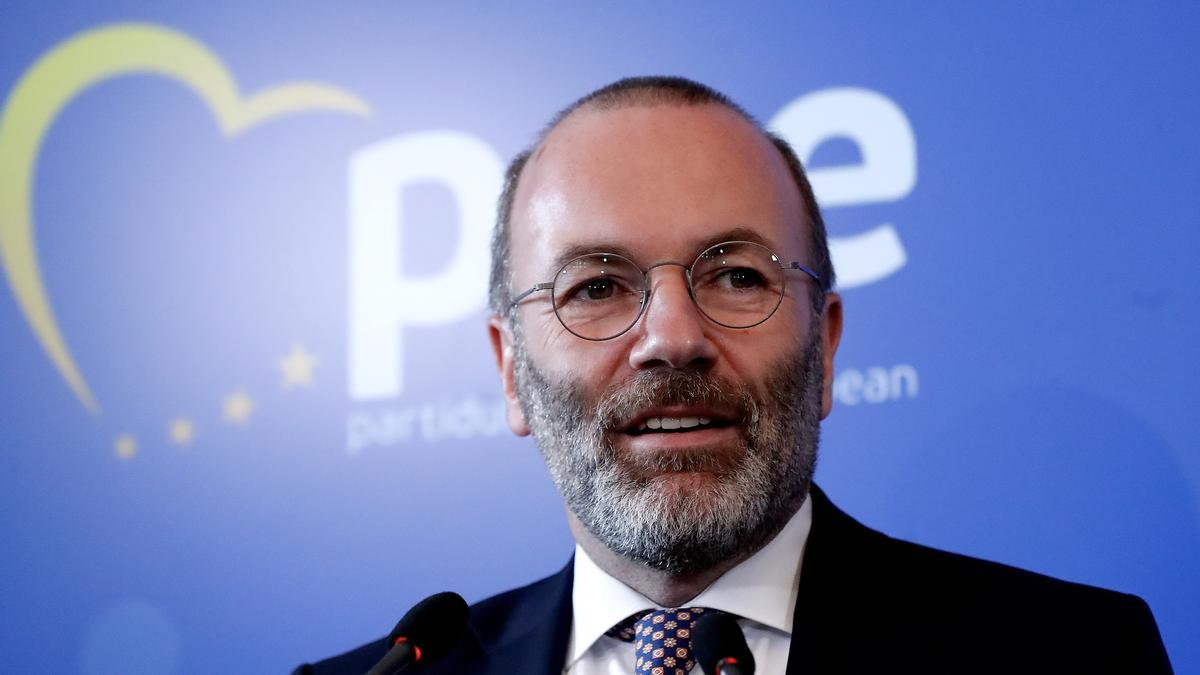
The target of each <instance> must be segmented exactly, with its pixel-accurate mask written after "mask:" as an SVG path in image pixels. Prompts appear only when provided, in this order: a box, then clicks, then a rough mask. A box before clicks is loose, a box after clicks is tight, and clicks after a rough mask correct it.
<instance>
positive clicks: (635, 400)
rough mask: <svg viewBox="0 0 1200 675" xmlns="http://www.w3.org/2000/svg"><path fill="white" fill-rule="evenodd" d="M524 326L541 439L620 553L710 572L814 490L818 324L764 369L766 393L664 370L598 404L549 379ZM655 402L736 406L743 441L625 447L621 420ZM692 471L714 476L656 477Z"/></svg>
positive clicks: (678, 569)
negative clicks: (679, 480)
mask: <svg viewBox="0 0 1200 675" xmlns="http://www.w3.org/2000/svg"><path fill="white" fill-rule="evenodd" d="M516 333H517V335H516V336H515V338H516V339H515V340H514V342H515V345H514V358H515V380H516V390H517V398H518V400H519V401H520V404H521V409H522V411H523V412H524V414H525V418H526V420H527V422H528V423H529V428H530V430H531V431H532V433H533V437H534V440H535V441H536V442H537V445H538V448H539V449H540V450H541V453H542V456H543V458H544V459H545V461H546V466H547V468H548V469H549V471H550V476H551V477H552V478H553V480H554V482H555V484H556V485H557V487H558V491H559V492H560V493H561V494H562V496H563V500H564V501H565V502H566V505H567V507H568V508H569V509H571V511H572V512H573V513H574V514H575V516H576V517H577V518H578V519H579V521H580V522H581V523H582V524H583V526H584V527H586V528H587V530H588V531H589V532H590V533H591V534H592V535H593V536H595V537H596V538H597V539H598V540H599V541H600V542H601V543H603V544H604V545H605V546H607V547H608V548H609V549H610V550H612V551H613V552H615V553H617V554H619V555H621V556H624V557H625V558H628V559H630V560H633V561H636V562H640V563H643V564H645V565H648V566H650V567H652V568H654V569H657V570H661V571H664V572H668V573H671V574H690V573H695V572H701V571H705V570H709V569H712V568H713V567H715V566H716V565H718V564H719V563H721V562H724V561H729V560H735V559H739V558H741V557H744V556H748V555H750V554H752V553H754V552H755V551H757V550H758V549H760V548H761V547H762V546H764V545H765V544H766V543H767V542H768V541H770V540H771V538H772V537H774V536H775V535H776V534H777V533H778V532H779V530H780V529H782V528H783V526H784V525H785V524H787V522H788V520H789V519H790V518H791V517H792V515H793V514H794V513H795V512H796V509H798V508H799V507H800V504H801V503H802V502H803V500H804V497H805V496H806V495H807V494H808V489H809V486H810V485H811V483H812V476H813V471H814V470H815V468H816V461H817V443H818V438H819V434H820V418H821V389H822V379H823V378H822V375H823V362H822V354H821V341H820V330H819V326H816V325H814V326H813V328H812V330H811V331H810V334H809V336H808V341H807V344H805V345H804V346H803V347H800V346H799V345H798V346H797V349H796V350H795V351H794V352H793V353H792V354H790V355H788V356H787V357H785V358H784V359H782V360H781V362H780V363H777V364H774V365H773V367H771V368H769V369H768V370H767V372H768V373H770V375H769V376H768V377H767V378H766V379H765V381H764V382H763V389H762V394H761V395H758V396H756V395H755V394H754V392H752V390H751V389H750V387H748V386H746V385H745V384H742V383H735V382H730V381H728V380H725V379H723V378H720V377H717V376H715V375H713V374H711V373H707V372H700V371H695V370H679V369H675V368H665V367H664V368H653V369H648V370H644V371H640V372H638V373H637V375H636V376H634V377H633V378H631V379H630V380H629V381H627V382H625V383H623V384H622V385H621V386H614V387H611V388H610V389H609V390H607V391H605V392H603V393H602V394H601V395H600V396H599V397H598V399H597V400H595V401H592V400H588V398H587V397H586V395H585V393H584V392H585V388H584V386H583V383H582V382H580V381H578V380H567V381H564V382H552V381H551V380H550V379H549V378H548V377H547V376H546V375H545V374H544V373H543V372H542V371H541V370H539V369H538V367H537V366H536V365H534V364H533V362H532V360H531V359H530V358H529V354H528V352H527V351H526V349H525V344H524V339H523V336H521V335H520V334H519V333H520V328H517V329H516ZM653 405H689V406H711V407H715V408H717V409H728V410H734V411H738V413H739V416H740V420H739V421H740V425H741V427H742V430H743V432H744V433H743V434H742V438H741V439H740V440H739V441H738V442H737V444H736V446H735V447H728V445H727V446H725V447H713V448H706V449H700V450H696V451H693V450H689V451H688V452H681V453H668V452H664V453H649V454H648V453H637V454H631V453H627V452H623V451H621V450H620V449H618V448H617V447H616V446H615V444H614V443H613V440H612V439H613V438H614V437H615V435H616V434H619V433H621V431H620V429H619V428H618V427H619V425H620V424H621V423H622V422H623V421H625V420H628V419H629V418H630V417H632V416H633V415H634V414H636V413H637V412H638V411H640V410H643V409H645V408H647V407H649V406H653ZM685 471H704V472H708V473H711V474H713V475H714V476H716V478H717V480H716V482H715V483H711V482H710V483H706V484H705V485H703V486H701V487H698V488H693V487H689V488H687V489H673V490H668V489H665V486H663V485H662V484H661V483H659V482H658V481H657V480H656V477H661V476H662V475H663V474H666V473H675V472H685Z"/></svg>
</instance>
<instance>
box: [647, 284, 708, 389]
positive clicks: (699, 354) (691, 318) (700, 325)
mask: <svg viewBox="0 0 1200 675" xmlns="http://www.w3.org/2000/svg"><path fill="white" fill-rule="evenodd" d="M685 270H686V268H683V267H682V266H677V265H670V266H666V265H664V266H662V267H661V268H659V269H658V271H656V272H652V273H651V274H650V279H649V280H648V282H647V285H648V287H649V290H650V297H649V298H647V299H646V303H647V304H646V309H645V311H644V312H643V314H642V318H641V321H639V325H638V326H635V327H634V331H635V335H636V338H637V342H636V344H635V345H634V346H633V349H632V350H630V352H629V365H631V366H632V367H634V368H636V369H639V370H641V369H644V368H655V367H660V366H666V367H670V368H688V369H693V370H708V369H709V368H712V366H713V365H714V364H715V363H716V360H717V346H716V345H715V344H714V343H713V342H712V340H711V339H710V337H709V334H708V331H709V330H711V326H712V323H711V322H710V321H709V320H708V319H707V318H705V317H704V315H703V314H701V313H700V309H699V308H698V307H696V304H695V303H694V302H692V297H691V294H690V293H689V292H688V283H687V277H686V271H685Z"/></svg>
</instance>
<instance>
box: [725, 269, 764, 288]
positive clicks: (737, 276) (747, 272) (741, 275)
mask: <svg viewBox="0 0 1200 675" xmlns="http://www.w3.org/2000/svg"><path fill="white" fill-rule="evenodd" d="M720 283H721V285H728V286H729V287H730V288H733V289H737V290H748V289H754V288H762V287H763V286H764V285H765V284H766V279H765V278H764V277H763V275H762V274H760V273H759V272H758V271H757V270H752V269H750V268H748V267H738V268H734V269H731V270H726V271H725V273H724V274H722V275H721V278H720Z"/></svg>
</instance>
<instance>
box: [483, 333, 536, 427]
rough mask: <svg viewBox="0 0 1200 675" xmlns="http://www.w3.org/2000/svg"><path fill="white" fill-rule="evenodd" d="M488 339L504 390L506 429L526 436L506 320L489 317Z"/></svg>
mask: <svg viewBox="0 0 1200 675" xmlns="http://www.w3.org/2000/svg"><path fill="white" fill-rule="evenodd" d="M488 338H490V339H491V341H492V351H493V352H495V355H496V367H497V368H499V369H500V386H501V388H503V389H504V405H505V412H506V414H507V417H508V428H509V429H511V430H512V432H513V433H514V434H516V435H518V436H528V435H529V423H528V422H527V421H526V420H525V412H524V411H523V410H521V403H520V401H518V400H517V384H516V379H515V378H514V376H513V371H514V368H515V365H516V364H515V361H514V360H513V336H512V328H511V327H510V326H509V325H508V320H507V319H505V318H504V317H502V316H500V315H499V314H493V315H491V317H489V318H488Z"/></svg>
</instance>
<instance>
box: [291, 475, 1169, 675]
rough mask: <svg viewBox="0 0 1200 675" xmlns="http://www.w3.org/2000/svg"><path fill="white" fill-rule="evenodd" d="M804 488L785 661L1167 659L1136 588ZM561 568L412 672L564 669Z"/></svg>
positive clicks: (1135, 665)
mask: <svg viewBox="0 0 1200 675" xmlns="http://www.w3.org/2000/svg"><path fill="white" fill-rule="evenodd" d="M812 497H813V525H812V530H811V532H810V534H809V540H808V544H807V546H806V549H805V554H804V562H803V566H802V568H801V575H800V593H799V597H798V598H797V602H796V616H795V622H794V624H793V628H792V648H791V652H790V656H789V658H788V667H787V673H788V675H799V674H800V673H804V674H814V673H820V674H827V673H828V674H842V673H846V674H849V673H856V674H857V673H863V674H865V673H921V674H922V675H931V674H937V673H945V674H946V675H950V674H951V673H954V674H962V673H996V674H1000V673H1004V674H1006V675H1018V674H1019V675H1030V674H1037V673H1046V674H1050V673H1054V674H1056V675H1062V674H1066V673H1080V674H1082V673H1088V674H1090V675H1096V674H1103V673H1130V674H1137V675H1157V674H1159V673H1170V672H1171V666H1170V663H1168V661H1167V655H1166V651H1165V650H1164V649H1163V644H1162V639H1161V638H1160V637H1159V634H1158V628H1157V626H1156V625H1155V623H1154V618H1153V616H1151V614H1150V610H1149V608H1148V607H1147V606H1146V603H1144V602H1142V600H1141V599H1139V598H1137V597H1134V596H1132V595H1124V594H1120V593H1115V592H1112V591H1106V590H1102V589H1099V588H1093V587H1090V586H1083V585H1080V584H1073V583H1068V582H1065V581H1059V580H1057V579H1052V578H1050V577H1046V576H1042V575H1039V574H1034V573H1032V572H1026V571H1024V570H1019V569H1016V568H1013V567H1007V566H1005V565H999V564H996V563H991V562H985V561H982V560H977V559H974V558H968V557H965V556H960V555H956V554H953V553H946V552H943V551H937V550H934V549H931V548H927V547H924V546H918V545H916V544H911V543H908V542H904V541H899V540H896V539H892V538H890V537H888V536H885V535H883V534H880V533H879V532H876V531H874V530H871V529H868V528H866V527H864V526H863V525H860V524H859V523H858V522H857V521H855V520H854V519H852V518H850V517H849V516H847V515H846V514H845V513H842V511H840V510H839V509H838V508H837V507H836V506H834V505H833V504H832V503H831V502H830V501H829V499H828V498H827V497H826V496H825V494H824V493H823V492H821V491H820V489H818V488H816V487H815V486H814V488H813V491H812ZM571 576H572V566H571V565H570V564H568V565H567V566H566V567H565V568H564V569H563V570H562V571H560V572H558V573H557V574H555V575H553V576H551V577H548V578H546V579H543V580H541V581H538V582H536V583H533V584H531V585H529V586H525V587H523V588H518V589H515V590H512V591H508V592H507V593H502V594H500V595H497V596H495V597H492V598H488V599H487V600H484V601H482V602H480V603H478V604H476V605H473V606H472V607H471V622H470V626H469V627H468V629H467V635H466V637H465V638H464V639H463V640H462V642H461V643H460V644H459V645H458V646H457V647H456V648H455V650H454V651H452V652H451V653H450V655H449V656H447V657H446V658H445V659H444V660H442V661H440V662H438V663H436V664H432V665H431V666H430V667H429V668H425V669H421V671H420V672H424V673H431V674H437V675H451V674H454V675H467V674H486V675H490V674H495V675H517V674H520V675H557V674H558V673H561V672H562V668H563V664H564V663H565V661H566V649H567V639H568V632H569V629H570V620H571ZM386 651H387V645H386V644H385V641H384V640H378V641H376V642H372V643H370V644H367V645H364V646H362V647H359V648H358V649H355V650H354V651H351V652H347V653H346V654H342V655H341V656H337V657H334V658H331V659H327V660H325V661H321V662H320V663H317V664H314V665H305V666H301V667H300V668H299V669H297V670H296V673H313V674H315V675H351V674H353V675H362V674H363V673H365V672H366V671H367V670H369V669H370V668H371V666H372V665H374V664H375V662H376V661H378V660H379V659H381V658H382V657H383V655H384V654H385V653H386ZM694 675H698V673H694Z"/></svg>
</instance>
